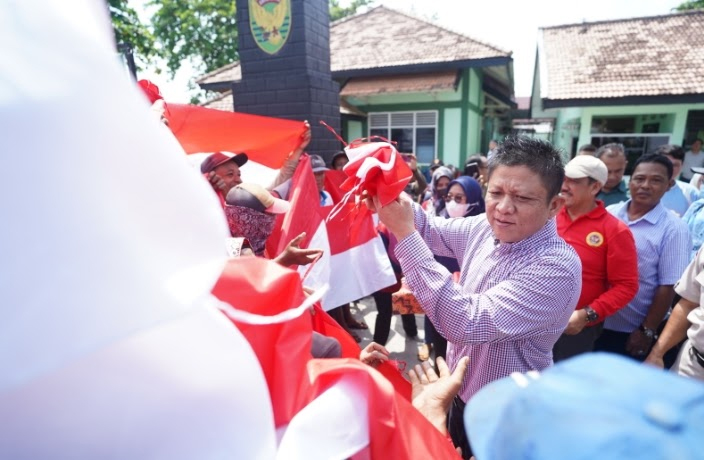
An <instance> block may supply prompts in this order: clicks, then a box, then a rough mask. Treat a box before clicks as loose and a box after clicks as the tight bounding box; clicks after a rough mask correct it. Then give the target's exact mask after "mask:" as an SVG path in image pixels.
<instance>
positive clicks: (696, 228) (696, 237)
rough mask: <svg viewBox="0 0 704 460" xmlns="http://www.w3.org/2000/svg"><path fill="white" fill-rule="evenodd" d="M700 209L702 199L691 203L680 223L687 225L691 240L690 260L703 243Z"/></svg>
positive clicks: (701, 207) (701, 213)
mask: <svg viewBox="0 0 704 460" xmlns="http://www.w3.org/2000/svg"><path fill="white" fill-rule="evenodd" d="M702 209H704V198H703V199H700V200H697V201H695V202H694V203H692V206H690V207H689V209H688V210H687V212H686V213H685V214H684V216H682V221H684V223H685V224H687V228H688V229H689V236H690V237H691V238H692V253H691V259H694V256H695V255H697V251H699V248H701V247H702V243H703V242H704V212H701V210H702Z"/></svg>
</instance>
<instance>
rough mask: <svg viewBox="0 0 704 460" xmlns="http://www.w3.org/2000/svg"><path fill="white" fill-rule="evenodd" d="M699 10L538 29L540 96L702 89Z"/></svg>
mask: <svg viewBox="0 0 704 460" xmlns="http://www.w3.org/2000/svg"><path fill="white" fill-rule="evenodd" d="M703 31H704V11H693V12H687V13H679V14H672V15H667V16H655V17H647V18H635V19H624V20H616V21H604V22H594V23H584V24H574V25H564V26H556V27H545V28H542V29H541V41H540V42H539V44H538V51H539V63H540V84H541V97H542V98H543V99H550V100H560V99H595V98H616V97H624V96H663V95H683V94H698V93H704V32H703Z"/></svg>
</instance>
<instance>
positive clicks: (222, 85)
mask: <svg viewBox="0 0 704 460" xmlns="http://www.w3.org/2000/svg"><path fill="white" fill-rule="evenodd" d="M232 83H233V82H231V81H216V82H213V83H198V86H200V88H201V89H203V90H206V91H229V90H231V89H232Z"/></svg>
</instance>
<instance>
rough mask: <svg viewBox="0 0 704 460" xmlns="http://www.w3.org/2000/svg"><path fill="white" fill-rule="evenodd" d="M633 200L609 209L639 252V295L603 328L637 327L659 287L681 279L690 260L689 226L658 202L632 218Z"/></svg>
mask: <svg viewBox="0 0 704 460" xmlns="http://www.w3.org/2000/svg"><path fill="white" fill-rule="evenodd" d="M630 203H631V200H628V201H626V202H625V203H619V204H614V205H611V206H609V207H608V208H606V210H607V211H609V212H610V213H611V214H613V215H614V216H616V217H617V218H619V219H620V220H621V221H623V222H624V223H625V224H626V225H628V228H630V229H631V232H632V233H633V238H634V239H635V240H636V250H637V251H638V284H639V287H638V294H636V296H635V297H634V298H633V300H631V301H630V302H629V303H628V304H626V306H625V307H623V308H622V309H621V310H619V311H618V312H616V313H615V314H614V315H613V316H610V317H608V318H606V321H604V328H606V329H609V330H612V331H617V332H633V331H634V330H636V329H638V327H639V326H640V325H641V324H642V323H643V320H644V319H645V317H646V315H647V314H648V311H649V310H650V306H651V304H652V301H653V297H654V296H655V291H656V290H657V289H658V287H659V286H671V285H674V284H675V283H676V282H677V280H679V279H680V276H681V275H682V272H684V269H685V268H686V267H687V264H688V263H689V257H690V251H691V247H692V242H691V241H690V239H689V231H688V230H687V225H686V224H685V223H684V222H682V220H681V219H680V218H678V217H677V216H676V215H675V214H673V213H672V212H670V211H668V210H667V209H666V208H665V207H664V206H663V205H662V204H660V203H658V205H657V206H655V207H654V208H653V209H652V210H651V211H650V212H648V213H647V214H646V215H644V216H643V217H641V218H639V219H636V220H634V221H630V220H629V219H628V206H629V205H630Z"/></svg>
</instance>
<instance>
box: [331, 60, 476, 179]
mask: <svg viewBox="0 0 704 460" xmlns="http://www.w3.org/2000/svg"><path fill="white" fill-rule="evenodd" d="M481 85H482V71H481V69H466V70H463V71H462V76H461V78H460V82H459V84H458V85H457V88H456V89H455V90H453V91H442V92H433V93H404V94H381V95H375V96H366V97H355V98H352V97H348V98H347V100H348V102H349V103H350V104H353V105H354V106H356V107H358V108H359V109H360V110H362V111H364V112H366V113H373V112H404V111H414V112H415V111H423V110H436V111H437V112H438V121H437V156H438V158H440V159H441V160H442V161H443V162H445V163H448V164H453V165H455V166H460V165H462V164H464V161H465V160H466V159H467V157H468V156H470V155H472V154H474V153H476V152H478V151H479V148H480V144H481V135H482V125H483V117H482V104H483V99H484V98H483V95H482V90H481ZM352 123H358V122H353V121H349V120H348V121H347V122H346V127H345V128H346V129H345V132H346V133H348V135H347V137H348V138H349V139H347V140H348V141H349V140H352V139H356V137H354V136H353V133H357V132H358V130H361V132H362V134H361V136H363V137H366V136H368V134H369V126H368V123H367V122H366V121H365V122H362V123H360V124H359V125H356V126H352Z"/></svg>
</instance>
